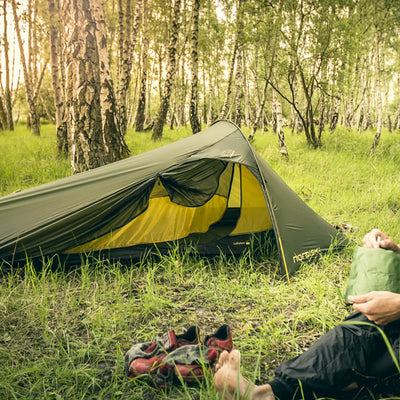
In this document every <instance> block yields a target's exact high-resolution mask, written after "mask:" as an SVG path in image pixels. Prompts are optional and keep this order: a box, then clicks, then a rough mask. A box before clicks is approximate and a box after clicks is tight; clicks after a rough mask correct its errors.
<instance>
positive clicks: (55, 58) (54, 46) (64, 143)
mask: <svg viewBox="0 0 400 400" xmlns="http://www.w3.org/2000/svg"><path fill="white" fill-rule="evenodd" d="M47 7H48V12H49V17H50V27H49V28H50V29H49V36H50V65H51V80H52V84H53V92H54V107H55V114H56V133H57V148H58V152H59V154H67V153H68V132H67V120H66V113H65V98H64V92H65V91H64V90H63V89H62V87H61V84H62V81H61V79H60V56H59V53H60V52H59V45H58V43H59V34H60V29H59V27H60V26H61V21H60V19H59V16H60V5H59V3H58V1H57V2H56V0H47Z"/></svg>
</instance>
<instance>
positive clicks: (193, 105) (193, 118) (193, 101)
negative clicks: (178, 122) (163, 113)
mask: <svg viewBox="0 0 400 400" xmlns="http://www.w3.org/2000/svg"><path fill="white" fill-rule="evenodd" d="M199 12H200V0H193V11H192V13H193V15H192V18H193V28H192V40H191V45H192V53H191V65H190V66H191V73H192V82H191V92H190V111H189V113H190V114H189V116H190V126H191V127H192V133H197V132H200V131H201V125H200V121H199V115H198V108H199V88H198V73H199V58H198V53H197V52H198V36H199Z"/></svg>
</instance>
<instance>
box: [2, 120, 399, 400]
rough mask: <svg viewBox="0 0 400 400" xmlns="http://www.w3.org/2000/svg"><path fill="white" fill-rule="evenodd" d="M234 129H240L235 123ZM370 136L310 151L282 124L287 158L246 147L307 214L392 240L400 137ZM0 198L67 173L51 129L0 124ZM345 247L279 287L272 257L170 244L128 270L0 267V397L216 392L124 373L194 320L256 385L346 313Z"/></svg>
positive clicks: (167, 138) (271, 139)
mask: <svg viewBox="0 0 400 400" xmlns="http://www.w3.org/2000/svg"><path fill="white" fill-rule="evenodd" d="M244 132H245V134H246V135H248V133H249V132H247V131H246V130H244ZM189 134H190V129H189V127H187V128H180V129H179V130H178V131H175V130H173V131H172V130H168V129H166V130H165V131H164V137H163V139H162V140H161V141H160V142H157V143H153V142H152V141H151V139H150V133H136V132H134V131H130V132H129V134H128V137H127V142H128V144H129V147H130V149H131V151H132V154H138V153H141V152H144V151H147V150H150V149H152V148H154V147H155V146H157V147H158V146H162V145H164V144H167V143H169V142H171V141H175V140H178V139H179V138H182V137H185V136H187V135H189ZM373 137H374V132H373V131H366V132H363V133H359V132H356V131H351V130H348V129H346V128H343V127H339V128H338V129H337V130H336V131H335V132H332V133H331V132H329V131H326V132H324V134H323V137H322V140H323V145H322V147H321V148H319V149H317V150H315V149H311V148H310V147H309V146H307V144H306V140H305V137H304V136H303V135H298V134H292V133H291V132H290V131H286V142H287V147H288V152H289V157H288V158H282V157H281V156H280V154H279V147H278V140H277V137H276V135H274V134H273V133H272V132H265V133H261V132H257V133H256V137H255V141H254V143H253V146H254V147H255V148H256V150H257V151H258V152H259V153H260V154H261V155H262V156H263V157H264V158H265V159H266V160H267V162H268V163H269V164H270V166H271V167H272V168H273V169H274V170H275V171H276V172H277V173H278V175H280V176H281V177H282V179H283V180H284V181H285V182H286V183H287V184H288V185H289V186H290V187H291V188H292V189H293V190H294V191H295V192H296V193H297V194H298V195H299V196H300V197H301V198H302V199H303V200H304V201H305V202H306V203H307V204H308V205H309V206H310V207H311V208H312V209H313V210H314V211H315V212H317V213H318V214H319V215H321V216H322V217H323V218H324V219H326V220H327V221H328V222H329V223H331V224H333V225H335V226H338V227H341V228H342V229H344V230H345V232H346V234H347V235H348V236H349V237H350V238H351V239H352V240H353V244H354V245H357V244H361V240H362V238H363V236H364V234H365V233H366V232H368V231H369V230H371V229H372V228H380V229H381V230H383V231H384V232H386V233H387V234H389V235H390V236H392V237H393V238H394V239H395V240H396V241H397V242H399V241H400V231H399V210H400V174H399V169H400V168H399V166H400V134H399V132H387V131H384V132H383V134H382V137H381V142H380V143H379V146H378V148H377V151H376V153H375V155H374V156H369V155H368V154H369V149H370V146H371V143H372V140H373ZM0 154H1V157H0V195H1V196H4V195H7V194H10V193H13V192H15V191H17V190H23V189H26V188H29V187H32V186H36V185H40V184H42V183H45V182H49V181H52V180H55V179H58V178H62V177H64V176H67V175H68V174H69V163H68V160H67V159H63V158H60V157H58V156H57V153H56V138H55V127H54V126H53V125H50V124H48V125H43V127H42V135H41V137H34V136H33V135H32V134H31V133H30V132H29V131H28V130H27V129H26V127H25V126H24V125H18V126H17V128H16V130H15V131H14V132H8V131H0ZM353 247H354V246H350V247H349V248H347V249H345V250H344V251H343V252H341V253H339V254H336V253H332V252H331V253H328V254H326V255H324V256H323V257H322V258H321V259H320V260H319V261H318V262H316V263H315V264H312V265H303V266H302V267H301V269H300V271H299V272H298V273H297V274H296V276H294V277H293V278H292V279H291V282H290V284H288V283H287V281H286V280H284V279H281V275H280V272H279V266H278V258H277V254H276V253H275V252H272V253H268V252H267V251H266V250H265V251H259V252H256V253H248V254H243V255H242V256H241V257H240V258H236V259H232V258H228V257H223V256H221V257H217V258H214V259H204V258H201V257H199V256H196V255H191V256H188V255H186V254H185V253H182V252H181V251H179V250H180V249H176V250H171V253H170V254H169V255H167V256H163V257H160V258H157V259H148V260H145V261H142V262H141V263H139V264H134V265H123V264H119V263H111V262H109V263H100V262H99V263H97V264H93V263H92V264H89V263H87V262H84V261H83V262H82V265H80V266H77V267H75V268H66V267H65V266H63V265H57V263H56V262H55V261H54V262H53V263H52V264H49V265H46V266H44V267H43V268H42V269H41V270H37V269H35V268H34V267H33V266H32V265H31V264H30V263H27V265H26V266H25V267H24V268H19V269H10V268H8V267H7V266H4V265H3V266H2V267H1V270H0V365H1V367H0V398H1V399H71V400H72V399H137V400H139V399H204V400H206V399H207V400H208V399H217V398H218V396H217V394H216V392H215V390H214V388H213V386H212V374H211V373H207V375H206V379H205V381H204V382H203V383H202V384H201V385H196V386H187V385H177V386H176V387H174V388H172V389H171V390H169V391H167V392H162V391H159V390H157V389H155V388H153V387H152V386H151V385H149V384H148V383H147V382H144V381H143V380H140V379H127V378H126V377H125V375H124V371H123V364H124V354H125V352H126V351H127V350H128V349H129V348H130V347H131V346H132V344H134V343H138V342H144V341H151V340H152V339H153V338H154V337H155V336H159V335H161V334H163V333H164V332H166V331H168V330H169V329H175V331H176V333H182V332H183V331H184V330H185V329H186V328H188V327H189V326H191V325H197V326H199V328H200V330H201V334H202V336H204V335H206V334H211V333H213V332H215V331H216V330H217V328H218V327H219V326H221V325H222V324H229V325H230V326H231V328H232V334H233V341H234V345H235V347H236V348H237V349H239V350H240V351H241V353H242V373H243V375H244V376H245V377H246V378H248V379H250V380H252V381H255V382H257V383H264V382H267V381H268V379H270V378H271V377H272V376H273V369H274V368H275V367H276V366H277V365H278V364H279V363H281V362H282V361H283V360H285V359H287V358H290V357H293V356H296V355H298V354H299V353H301V352H303V351H304V350H305V349H307V348H308V347H309V346H310V345H311V344H312V343H313V342H314V341H315V340H317V339H318V338H319V337H320V336H321V335H322V334H324V332H326V331H327V330H328V329H330V328H332V327H334V326H335V325H336V324H337V323H338V322H339V321H341V320H342V319H343V318H344V317H345V316H346V315H348V314H349V313H350V312H351V309H349V308H348V307H346V306H345V304H344V301H343V293H344V289H345V285H346V279H347V275H348V271H349V267H350V263H351V255H352V250H353Z"/></svg>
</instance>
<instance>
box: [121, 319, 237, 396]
mask: <svg viewBox="0 0 400 400" xmlns="http://www.w3.org/2000/svg"><path fill="white" fill-rule="evenodd" d="M199 336H200V331H199V329H198V328H197V327H195V326H191V327H190V328H189V329H188V330H187V331H186V332H185V333H183V334H181V335H176V334H175V332H174V331H173V330H170V331H169V332H167V333H166V334H164V335H163V336H162V337H159V338H156V339H155V341H154V342H147V343H139V344H136V345H134V346H132V348H131V349H130V350H129V351H128V352H127V353H126V355H125V373H126V375H127V376H128V377H130V378H133V377H146V378H151V380H152V381H153V383H154V384H155V385H156V386H157V387H158V388H160V389H166V388H168V387H169V386H171V385H172V384H174V383H176V382H182V381H184V382H187V383H195V382H200V381H201V380H202V379H203V378H204V373H205V371H204V367H206V368H207V367H211V366H213V364H214V363H215V361H217V360H218V357H219V354H220V353H221V352H222V351H224V350H227V351H231V350H232V349H233V341H232V333H231V328H230V327H229V325H222V326H221V327H220V328H219V329H218V330H217V331H216V332H215V333H214V334H212V335H207V336H205V338H204V341H203V342H201V341H200V339H199Z"/></svg>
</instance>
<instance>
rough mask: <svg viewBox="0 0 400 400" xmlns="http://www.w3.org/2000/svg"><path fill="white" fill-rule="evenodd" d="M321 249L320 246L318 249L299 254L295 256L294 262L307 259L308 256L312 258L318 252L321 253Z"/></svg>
mask: <svg viewBox="0 0 400 400" xmlns="http://www.w3.org/2000/svg"><path fill="white" fill-rule="evenodd" d="M320 251H321V249H320V248H319V247H318V248H317V249H313V250H309V251H306V252H304V253H301V254H297V255H295V256H294V257H293V262H294V263H297V262H301V261H304V260H307V259H308V258H311V257H312V256H315V255H316V254H319V253H320Z"/></svg>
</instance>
